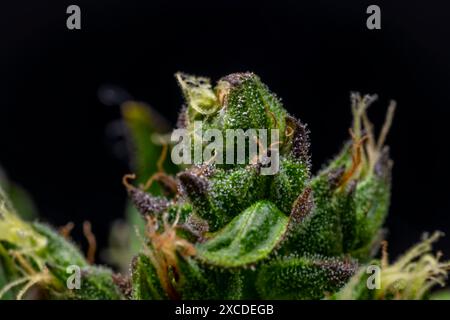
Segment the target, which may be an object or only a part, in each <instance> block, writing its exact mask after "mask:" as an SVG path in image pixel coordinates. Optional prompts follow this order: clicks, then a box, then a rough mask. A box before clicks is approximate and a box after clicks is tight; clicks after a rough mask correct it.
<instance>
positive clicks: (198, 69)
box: [0, 0, 450, 257]
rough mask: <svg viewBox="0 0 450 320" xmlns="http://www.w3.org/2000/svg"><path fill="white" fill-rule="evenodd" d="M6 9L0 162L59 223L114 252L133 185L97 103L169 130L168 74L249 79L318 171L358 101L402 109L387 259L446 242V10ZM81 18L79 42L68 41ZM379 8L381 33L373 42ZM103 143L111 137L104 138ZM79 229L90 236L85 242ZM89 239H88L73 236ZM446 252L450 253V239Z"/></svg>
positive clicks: (139, 4)
mask: <svg viewBox="0 0 450 320" xmlns="http://www.w3.org/2000/svg"><path fill="white" fill-rule="evenodd" d="M12 3H13V2H12V1H10V2H8V4H7V3H2V5H1V9H0V36H1V38H0V49H1V50H0V93H1V94H0V163H1V165H2V166H3V167H4V168H5V169H6V170H7V172H8V174H9V176H10V178H11V179H13V180H14V181H16V182H18V183H20V184H21V185H22V186H24V187H25V188H26V189H27V190H29V191H30V193H31V194H32V195H33V197H34V199H35V201H36V203H37V205H38V207H39V210H40V212H41V217H42V219H44V220H48V221H50V222H51V223H53V224H55V225H63V224H65V223H66V222H67V221H69V220H72V221H74V222H76V223H78V224H79V223H80V222H82V221H83V220H85V219H89V220H91V221H92V223H93V229H94V232H95V233H96V234H97V236H98V238H99V242H100V245H101V246H104V245H105V243H106V239H107V233H108V229H109V226H110V221H111V220H112V219H115V218H119V217H121V216H122V215H123V208H124V201H125V196H126V195H125V192H124V190H123V187H122V185H121V177H122V175H123V174H124V173H126V172H128V168H127V166H126V162H124V161H123V160H121V159H120V158H119V157H117V156H116V153H115V152H113V150H114V149H117V145H116V144H115V141H117V139H116V138H114V137H112V136H111V135H110V134H109V135H108V132H111V130H110V129H108V128H111V126H110V123H111V122H113V121H115V120H117V119H118V118H119V110H118V108H117V107H112V106H105V105H104V104H102V103H101V102H100V101H99V99H98V93H97V92H98V89H99V88H100V87H101V86H102V85H105V84H112V85H116V86H118V87H120V88H123V89H125V90H126V91H128V92H129V94H130V95H132V96H133V97H135V98H136V99H139V100H143V101H146V102H148V103H150V104H151V105H152V106H153V107H154V108H156V109H157V110H159V111H160V112H161V113H163V114H164V115H165V116H167V118H169V119H170V120H171V121H172V123H174V122H175V119H176V115H177V110H178V108H179V106H180V104H181V103H182V99H181V95H180V92H179V90H178V88H177V85H176V83H175V80H174V77H173V74H174V73H175V72H176V71H178V70H182V71H185V72H189V73H194V74H199V75H206V76H209V77H212V78H213V79H217V78H219V77H220V76H223V75H225V74H228V73H231V72H236V71H254V72H255V73H257V74H259V75H260V76H261V77H262V79H263V81H264V82H266V83H267V84H268V85H269V87H270V88H271V89H272V90H273V91H274V92H276V93H277V94H278V95H279V96H280V97H282V98H283V101H284V103H285V106H286V108H287V109H288V110H289V111H290V112H291V113H293V114H295V115H296V116H298V117H300V118H301V119H302V120H303V121H304V122H307V123H308V124H309V126H310V129H311V131H312V154H313V164H314V168H315V170H317V169H318V168H320V164H321V163H323V162H324V161H325V160H326V159H327V158H329V157H330V156H332V155H333V154H334V153H335V152H337V151H338V149H339V147H340V146H341V143H342V141H343V140H344V138H346V137H347V128H348V127H349V125H350V121H351V116H350V105H349V92H350V91H352V90H358V91H361V92H364V93H378V94H379V96H380V100H379V102H378V103H377V104H376V105H374V106H372V109H371V115H372V116H373V117H374V118H375V120H376V122H377V124H379V125H380V124H381V122H382V119H383V117H384V112H385V110H386V107H387V104H388V102H389V99H395V100H397V102H398V111H397V114H396V119H395V123H394V126H393V129H392V132H391V134H390V136H389V139H388V143H389V144H390V145H391V147H392V156H393V158H394V160H395V167H394V176H393V179H394V189H393V202H392V207H391V212H390V215H389V218H388V221H387V226H388V228H389V229H390V233H389V237H388V239H389V240H390V251H391V252H392V253H393V254H394V255H395V254H397V253H399V252H400V251H403V250H404V249H406V248H407V247H409V246H410V245H411V244H412V243H414V242H415V241H417V240H418V239H419V237H420V235H421V233H422V231H433V230H435V229H440V230H443V231H450V228H449V226H450V198H449V191H450V187H449V170H448V164H449V160H450V159H449V156H448V154H447V150H448V147H449V143H448V134H447V130H448V129H449V123H448V116H449V114H450V112H449V110H450V104H449V102H450V98H449V89H450V78H449V76H450V64H449V59H450V45H449V39H450V19H449V18H450V14H449V11H448V10H449V6H448V5H444V3H445V2H444V1H442V2H438V1H400V0H397V1H386V2H385V3H384V2H380V1H371V2H367V1H284V2H283V1H258V2H254V3H251V2H243V1H239V2H237V1H236V2H234V1H210V2H198V1H178V2H173V1H158V0H147V1H100V0H96V1H87V0H86V1H79V0H73V1H71V2H68V1H43V0H41V1H14V4H12ZM69 4H78V5H79V6H80V7H81V11H82V30H80V31H69V30H67V29H66V17H67V15H66V13H65V12H66V8H67V6H68V5H69ZM369 4H378V5H380V7H381V12H382V30H374V31H370V30H368V29H367V28H366V26H365V23H366V18H367V14H366V13H365V12H366V8H367V6H368V5H369ZM108 136H109V138H108ZM79 229H81V228H80V227H79V228H78V230H79ZM75 235H76V236H77V237H80V232H79V231H77V232H75ZM439 248H441V249H443V250H444V251H446V253H447V255H446V256H447V257H448V256H449V255H450V235H449V236H448V237H447V238H445V239H444V240H443V241H442V242H440V245H439Z"/></svg>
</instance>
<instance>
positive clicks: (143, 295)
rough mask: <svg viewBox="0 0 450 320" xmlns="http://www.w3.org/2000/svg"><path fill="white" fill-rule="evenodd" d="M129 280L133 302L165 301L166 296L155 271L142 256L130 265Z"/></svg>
mask: <svg viewBox="0 0 450 320" xmlns="http://www.w3.org/2000/svg"><path fill="white" fill-rule="evenodd" d="M131 272H132V273H131V279H132V286H133V293H132V298H133V299H134V300H150V299H152V300H165V299H167V298H168V297H167V295H166V293H165V292H164V289H163V288H162V286H161V283H160V281H159V278H158V275H157V273H156V269H155V267H154V266H153V264H152V263H151V261H150V259H149V258H148V257H147V256H146V255H144V254H142V253H141V254H139V255H137V256H136V257H135V258H134V260H133V263H132V271H131Z"/></svg>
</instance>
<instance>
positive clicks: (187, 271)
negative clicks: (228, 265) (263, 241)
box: [177, 258, 244, 300]
mask: <svg viewBox="0 0 450 320" xmlns="http://www.w3.org/2000/svg"><path fill="white" fill-rule="evenodd" d="M178 264H179V267H180V274H181V276H180V283H179V284H178V286H177V291H178V292H179V293H180V294H181V297H182V299H187V300H204V299H208V300H210V299H217V300H218V299H224V300H234V299H242V298H243V296H242V294H243V289H244V283H243V280H244V279H243V276H242V274H241V270H239V269H224V268H217V267H211V266H209V265H204V264H202V263H199V262H198V261H196V260H194V259H191V258H186V259H184V258H180V259H179V262H178Z"/></svg>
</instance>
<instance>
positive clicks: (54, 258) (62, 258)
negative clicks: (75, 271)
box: [33, 222, 88, 269]
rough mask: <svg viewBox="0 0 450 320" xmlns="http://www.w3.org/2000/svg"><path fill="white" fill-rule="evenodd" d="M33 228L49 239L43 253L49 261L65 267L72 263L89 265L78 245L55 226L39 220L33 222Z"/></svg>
mask: <svg viewBox="0 0 450 320" xmlns="http://www.w3.org/2000/svg"><path fill="white" fill-rule="evenodd" d="M33 228H34V229H35V230H36V231H37V232H38V233H39V234H40V235H42V236H43V237H45V239H47V245H46V247H45V249H44V250H43V252H42V253H41V255H42V257H43V258H44V259H45V260H46V262H47V263H51V264H53V265H55V266H58V267H62V268H64V269H65V268H66V267H68V266H70V265H77V266H79V267H80V268H81V267H85V266H87V265H88V263H87V262H86V259H85V258H84V256H83V254H82V253H81V251H80V250H79V249H78V248H77V246H76V245H75V244H73V243H71V242H70V241H69V240H67V239H65V238H64V237H62V236H61V235H59V233H58V232H57V231H55V230H54V229H53V228H51V227H49V226H47V225H45V224H42V223H38V222H35V223H34V224H33Z"/></svg>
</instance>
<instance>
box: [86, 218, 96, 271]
mask: <svg viewBox="0 0 450 320" xmlns="http://www.w3.org/2000/svg"><path fill="white" fill-rule="evenodd" d="M83 234H84V236H85V237H86V240H87V242H88V245H89V246H88V251H87V254H86V259H87V261H88V262H89V263H90V264H93V263H94V261H95V252H96V251H97V240H96V239H95V235H94V234H93V233H92V225H91V223H90V222H89V221H85V222H84V223H83Z"/></svg>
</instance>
